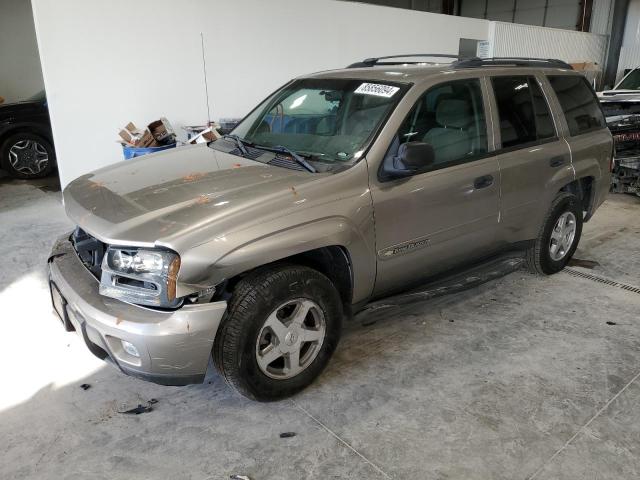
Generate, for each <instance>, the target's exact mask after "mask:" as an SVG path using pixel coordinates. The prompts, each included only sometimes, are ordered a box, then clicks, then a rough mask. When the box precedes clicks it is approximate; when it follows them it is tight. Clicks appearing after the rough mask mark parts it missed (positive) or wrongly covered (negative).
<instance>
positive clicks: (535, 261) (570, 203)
mask: <svg viewBox="0 0 640 480" xmlns="http://www.w3.org/2000/svg"><path fill="white" fill-rule="evenodd" d="M581 234H582V205H581V203H580V200H579V199H578V197H576V196H575V195H573V194H571V193H561V194H560V195H558V196H557V197H556V198H555V200H554V201H553V203H552V204H551V208H550V209H549V212H548V213H547V216H546V217H545V220H544V223H543V225H542V228H541V229H540V233H539V234H538V238H537V239H536V241H535V243H534V245H533V246H531V247H530V248H529V249H528V250H527V252H526V257H525V260H526V265H527V268H528V269H529V270H530V271H531V272H533V273H539V274H543V275H551V274H554V273H557V272H559V271H560V270H562V269H563V268H564V267H565V266H566V265H567V263H569V260H571V257H572V256H573V254H574V252H575V251H576V248H577V247H578V242H579V241H580V236H581Z"/></svg>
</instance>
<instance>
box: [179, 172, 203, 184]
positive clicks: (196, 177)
mask: <svg viewBox="0 0 640 480" xmlns="http://www.w3.org/2000/svg"><path fill="white" fill-rule="evenodd" d="M204 176H205V174H204V173H201V172H195V173H190V174H189V175H185V176H184V177H182V181H183V182H184V183H189V182H195V181H198V180H200V179H202V178H204Z"/></svg>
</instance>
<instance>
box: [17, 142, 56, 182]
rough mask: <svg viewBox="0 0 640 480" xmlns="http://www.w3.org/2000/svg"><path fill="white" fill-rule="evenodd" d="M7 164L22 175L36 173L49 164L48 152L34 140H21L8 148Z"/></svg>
mask: <svg viewBox="0 0 640 480" xmlns="http://www.w3.org/2000/svg"><path fill="white" fill-rule="evenodd" d="M9 164H10V165H11V167H12V168H13V169H14V170H15V171H16V172H19V173H22V174H24V175H38V174H39V173H41V172H42V171H44V170H45V169H46V168H47V165H48V164H49V153H47V149H46V148H45V146H44V145H42V144H41V143H40V142H38V141H36V140H21V141H19V142H16V143H14V144H13V146H12V147H11V148H10V149H9Z"/></svg>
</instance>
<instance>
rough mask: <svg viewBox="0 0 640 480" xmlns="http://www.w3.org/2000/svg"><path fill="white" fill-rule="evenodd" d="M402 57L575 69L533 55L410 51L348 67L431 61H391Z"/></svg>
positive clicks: (455, 64)
mask: <svg viewBox="0 0 640 480" xmlns="http://www.w3.org/2000/svg"><path fill="white" fill-rule="evenodd" d="M400 58H450V59H452V60H453V62H452V63H451V66H453V67H455V68H475V67H491V66H496V67H509V66H513V67H550V68H566V69H568V70H573V67H572V66H571V65H569V64H568V63H567V62H564V61H562V60H558V59H557V58H532V57H493V58H479V57H463V56H460V55H449V54H445V53H410V54H407V55H389V56H386V57H374V58H366V59H365V60H362V61H361V62H356V63H352V64H351V65H349V66H348V67H347V68H367V67H374V66H376V65H402V64H417V63H429V62H424V61H421V62H416V61H409V62H407V61H389V62H385V61H383V60H394V59H400Z"/></svg>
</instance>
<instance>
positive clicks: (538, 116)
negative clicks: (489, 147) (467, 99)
mask: <svg viewBox="0 0 640 480" xmlns="http://www.w3.org/2000/svg"><path fill="white" fill-rule="evenodd" d="M491 83H492V84H493V91H494V93H495V97H496V103H497V104H498V117H499V119H500V134H501V135H500V136H501V138H502V147H503V148H508V147H515V146H517V145H524V144H530V143H533V142H537V141H539V140H543V139H545V138H551V137H554V136H555V129H554V127H553V120H552V119H551V114H550V113H549V106H548V105H547V101H546V100H545V98H544V95H543V94H542V90H541V89H540V86H539V85H538V82H537V81H536V79H535V77H524V76H518V77H493V78H492V79H491Z"/></svg>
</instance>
